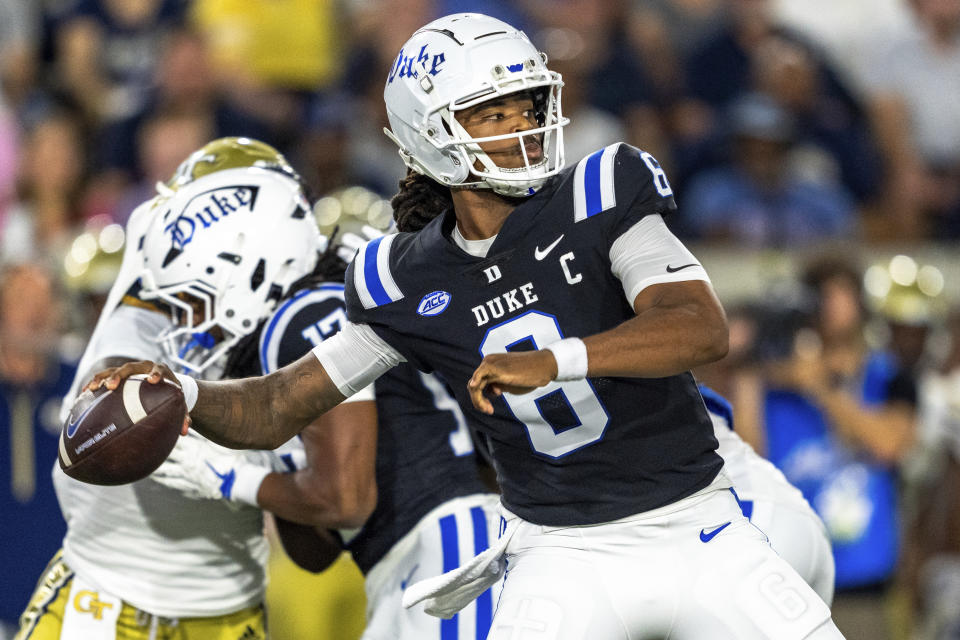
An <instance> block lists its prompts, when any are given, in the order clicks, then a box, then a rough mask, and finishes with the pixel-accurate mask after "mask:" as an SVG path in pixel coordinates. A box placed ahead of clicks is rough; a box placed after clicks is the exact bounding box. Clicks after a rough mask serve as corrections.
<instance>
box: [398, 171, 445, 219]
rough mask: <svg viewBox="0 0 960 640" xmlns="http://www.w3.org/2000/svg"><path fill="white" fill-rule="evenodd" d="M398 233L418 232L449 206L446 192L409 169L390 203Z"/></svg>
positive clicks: (442, 187) (420, 174)
mask: <svg viewBox="0 0 960 640" xmlns="http://www.w3.org/2000/svg"><path fill="white" fill-rule="evenodd" d="M390 205H391V206H392V207H393V219H394V220H396V222H397V229H398V230H399V231H420V229H423V228H424V227H425V226H427V223H429V222H430V221H431V220H433V219H434V218H436V217H437V216H439V215H440V214H441V213H443V212H444V211H446V210H447V209H449V208H451V207H452V206H453V198H452V197H451V195H450V189H448V188H447V187H445V186H443V185H442V184H440V183H439V182H437V181H436V180H434V179H432V178H429V177H427V176H425V175H423V174H422V173H417V172H416V171H414V170H413V169H409V170H407V176H406V177H405V178H404V179H403V180H401V181H400V191H399V192H398V193H397V195H395V196H393V198H392V199H391V200H390Z"/></svg>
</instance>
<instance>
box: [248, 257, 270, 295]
mask: <svg viewBox="0 0 960 640" xmlns="http://www.w3.org/2000/svg"><path fill="white" fill-rule="evenodd" d="M266 270H267V263H266V262H265V261H264V259H263V258H260V262H258V263H257V268H256V269H254V270H253V275H251V276H250V289H251V290H252V291H256V290H257V289H259V288H260V285H262V284H263V278H264V273H265V272H266Z"/></svg>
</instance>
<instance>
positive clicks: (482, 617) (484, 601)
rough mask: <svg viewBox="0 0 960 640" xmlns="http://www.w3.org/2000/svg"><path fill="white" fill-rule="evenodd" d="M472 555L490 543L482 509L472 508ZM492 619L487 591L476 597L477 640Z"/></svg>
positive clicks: (484, 633) (487, 629)
mask: <svg viewBox="0 0 960 640" xmlns="http://www.w3.org/2000/svg"><path fill="white" fill-rule="evenodd" d="M470 517H471V518H472V519H473V554H474V555H476V556H478V555H480V554H481V553H483V552H484V551H486V550H487V547H489V546H490V541H489V539H488V537H487V515H486V513H485V512H484V510H483V508H482V507H472V508H471V509H470ZM492 619H493V591H491V590H490V589H487V590H486V591H484V592H483V593H481V594H480V595H479V596H478V597H477V638H486V637H487V634H488V633H489V632H490V623H491V621H492Z"/></svg>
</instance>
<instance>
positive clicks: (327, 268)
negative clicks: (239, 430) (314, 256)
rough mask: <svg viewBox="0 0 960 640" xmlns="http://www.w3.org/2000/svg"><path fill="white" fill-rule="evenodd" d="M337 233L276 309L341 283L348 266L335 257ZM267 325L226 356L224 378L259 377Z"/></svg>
mask: <svg viewBox="0 0 960 640" xmlns="http://www.w3.org/2000/svg"><path fill="white" fill-rule="evenodd" d="M339 230H340V228H339V227H336V228H335V229H334V230H333V232H332V233H331V234H330V240H329V242H328V243H327V248H326V250H325V251H324V252H323V253H322V254H320V258H319V259H318V260H317V266H315V267H314V268H313V271H311V272H310V273H308V274H307V275H305V276H303V277H302V278H300V279H299V280H296V281H294V283H293V284H291V285H290V287H289V288H288V289H287V292H286V294H284V296H283V297H282V298H281V299H280V300H279V301H277V306H278V307H279V306H280V305H281V304H283V303H284V302H285V301H287V300H289V299H290V298H292V297H293V296H295V295H297V293H299V292H301V291H303V290H304V289H309V288H312V287H314V286H316V285H318V284H321V283H324V282H343V280H344V274H345V273H346V271H347V263H346V262H344V261H343V260H341V259H340V256H338V255H337V242H336V239H337V232H338V231H339ZM266 322H267V320H266V319H264V320H262V321H261V322H260V324H259V325H257V328H256V330H255V331H253V332H251V333H250V334H248V335H246V336H244V337H243V338H241V339H240V340H239V341H238V342H237V344H235V345H234V346H233V348H232V349H231V350H230V355H229V356H227V364H226V366H225V367H224V371H223V377H224V378H249V377H250V376H258V375H260V374H261V369H260V350H259V346H260V334H261V332H262V331H263V327H264V325H265V324H266Z"/></svg>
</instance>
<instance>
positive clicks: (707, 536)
mask: <svg viewBox="0 0 960 640" xmlns="http://www.w3.org/2000/svg"><path fill="white" fill-rule="evenodd" d="M729 526H730V523H729V522H727V523H725V524H722V525H720V526H719V527H716V528H715V529H713V530H712V531H710V532H709V533H708V532H707V530H706V529H700V542H710V541H711V540H713V539H714V538H715V537H716V536H717V534H718V533H720V532H721V531H723V530H724V529H726V528H727V527H729Z"/></svg>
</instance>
